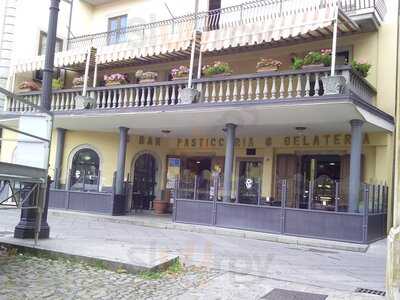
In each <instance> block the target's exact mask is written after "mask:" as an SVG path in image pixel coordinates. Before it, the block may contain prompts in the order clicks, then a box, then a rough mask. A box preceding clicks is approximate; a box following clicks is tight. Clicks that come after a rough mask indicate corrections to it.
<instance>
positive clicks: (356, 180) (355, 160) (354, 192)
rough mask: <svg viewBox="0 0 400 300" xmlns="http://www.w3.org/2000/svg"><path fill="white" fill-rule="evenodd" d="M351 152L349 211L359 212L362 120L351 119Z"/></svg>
mask: <svg viewBox="0 0 400 300" xmlns="http://www.w3.org/2000/svg"><path fill="white" fill-rule="evenodd" d="M350 125H351V153H350V176H349V208H348V211H349V212H358V202H359V198H360V187H361V152H362V125H363V121H361V120H351V121H350Z"/></svg>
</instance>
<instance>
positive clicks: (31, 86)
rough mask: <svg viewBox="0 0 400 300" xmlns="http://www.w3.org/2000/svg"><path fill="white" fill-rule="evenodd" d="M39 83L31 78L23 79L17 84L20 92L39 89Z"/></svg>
mask: <svg viewBox="0 0 400 300" xmlns="http://www.w3.org/2000/svg"><path fill="white" fill-rule="evenodd" d="M41 88H42V87H41V85H40V84H39V83H36V82H35V81H33V80H25V81H23V82H21V83H20V84H19V85H18V89H19V90H20V92H34V91H39V90H40V89H41Z"/></svg>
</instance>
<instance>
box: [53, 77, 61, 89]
mask: <svg viewBox="0 0 400 300" xmlns="http://www.w3.org/2000/svg"><path fill="white" fill-rule="evenodd" d="M52 88H53V89H55V90H57V89H62V88H63V84H62V81H61V79H53V81H52Z"/></svg>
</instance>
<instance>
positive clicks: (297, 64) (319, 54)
mask: <svg viewBox="0 0 400 300" xmlns="http://www.w3.org/2000/svg"><path fill="white" fill-rule="evenodd" d="M331 54H332V51H331V49H321V50H320V51H310V52H308V53H307V54H306V56H304V58H303V59H301V58H298V57H295V58H294V60H293V63H292V68H293V69H295V70H298V69H301V68H303V69H312V68H320V67H327V66H330V65H331V61H332V56H331Z"/></svg>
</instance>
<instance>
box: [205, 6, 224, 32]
mask: <svg viewBox="0 0 400 300" xmlns="http://www.w3.org/2000/svg"><path fill="white" fill-rule="evenodd" d="M220 8H221V0H209V1H208V18H207V29H208V30H216V29H219V20H220V17H221V16H220V14H221V12H220V10H219V9H220Z"/></svg>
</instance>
